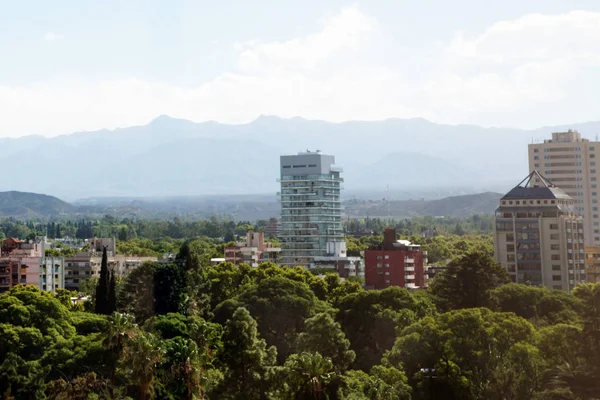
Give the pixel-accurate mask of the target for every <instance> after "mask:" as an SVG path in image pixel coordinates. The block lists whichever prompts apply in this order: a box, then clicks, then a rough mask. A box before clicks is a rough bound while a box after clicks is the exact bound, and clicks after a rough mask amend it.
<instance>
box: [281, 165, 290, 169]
mask: <svg viewBox="0 0 600 400" xmlns="http://www.w3.org/2000/svg"><path fill="white" fill-rule="evenodd" d="M281 168H292V166H291V165H284V166H283V167H281Z"/></svg>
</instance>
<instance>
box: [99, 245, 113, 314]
mask: <svg viewBox="0 0 600 400" xmlns="http://www.w3.org/2000/svg"><path fill="white" fill-rule="evenodd" d="M109 279H110V277H109V272H108V255H107V254H106V246H105V247H104V249H103V250H102V264H101V265H100V279H99V280H98V286H96V314H109V313H110V310H109V309H108V306H109V304H108V286H109Z"/></svg>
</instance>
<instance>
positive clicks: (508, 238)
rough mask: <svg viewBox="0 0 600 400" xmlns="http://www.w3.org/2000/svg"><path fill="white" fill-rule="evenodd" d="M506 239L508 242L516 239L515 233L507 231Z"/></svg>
mask: <svg viewBox="0 0 600 400" xmlns="http://www.w3.org/2000/svg"><path fill="white" fill-rule="evenodd" d="M506 241H507V242H514V241H515V235H513V234H512V233H507V234H506Z"/></svg>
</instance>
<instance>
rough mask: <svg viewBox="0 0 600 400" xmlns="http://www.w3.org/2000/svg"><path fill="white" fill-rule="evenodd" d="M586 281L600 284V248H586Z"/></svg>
mask: <svg viewBox="0 0 600 400" xmlns="http://www.w3.org/2000/svg"><path fill="white" fill-rule="evenodd" d="M585 280H586V282H590V283H596V282H600V246H586V247H585Z"/></svg>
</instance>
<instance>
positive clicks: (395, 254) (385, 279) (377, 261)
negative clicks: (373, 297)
mask: <svg viewBox="0 0 600 400" xmlns="http://www.w3.org/2000/svg"><path fill="white" fill-rule="evenodd" d="M425 264H427V253H426V252H424V251H423V250H421V246H419V245H416V244H411V243H410V242H409V241H408V240H397V239H396V230H395V229H386V230H385V234H384V239H383V243H380V244H378V245H376V246H372V247H371V248H370V249H369V250H367V251H365V286H366V287H367V288H368V289H385V288H386V287H388V286H401V287H404V288H407V289H414V288H419V287H424V286H425V268H424V265H425Z"/></svg>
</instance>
